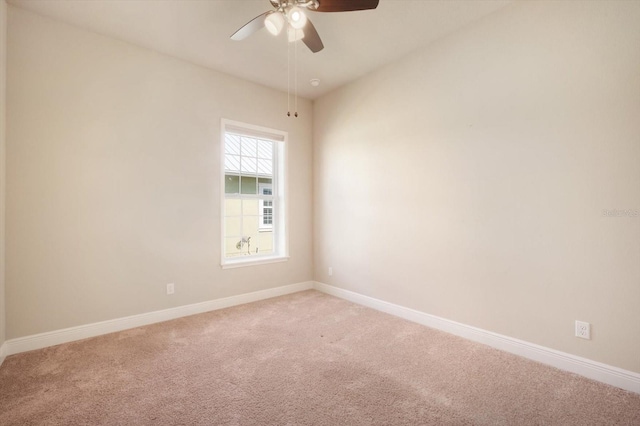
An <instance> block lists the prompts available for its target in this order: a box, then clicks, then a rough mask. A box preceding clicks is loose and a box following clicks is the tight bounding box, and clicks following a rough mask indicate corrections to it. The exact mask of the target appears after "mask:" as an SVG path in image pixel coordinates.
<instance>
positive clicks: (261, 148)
mask: <svg viewBox="0 0 640 426" xmlns="http://www.w3.org/2000/svg"><path fill="white" fill-rule="evenodd" d="M258 157H260V158H266V159H268V160H270V159H272V158H273V142H271V141H258Z"/></svg>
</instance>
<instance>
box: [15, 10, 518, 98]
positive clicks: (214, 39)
mask: <svg viewBox="0 0 640 426" xmlns="http://www.w3.org/2000/svg"><path fill="white" fill-rule="evenodd" d="M510 2H511V0H380V5H379V6H378V8H377V9H375V10H369V11H359V12H342V13H318V12H310V13H309V14H308V16H309V19H311V20H312V21H313V23H314V25H315V27H316V29H317V30H318V33H319V34H320V36H321V37H322V40H323V42H324V45H325V48H324V50H322V51H321V52H319V53H315V54H314V53H311V52H310V51H309V50H308V49H307V48H306V47H305V46H304V44H302V43H299V44H298V51H297V54H298V93H299V95H300V96H303V97H306V98H309V99H315V98H317V97H319V96H321V95H323V94H325V93H327V92H329V91H331V90H333V89H335V88H337V87H339V86H341V85H343V84H345V83H348V82H350V81H352V80H355V79H356V78H358V77H360V76H362V75H364V74H367V73H369V72H371V71H373V70H375V69H376V68H379V67H381V66H383V65H385V64H388V63H390V62H393V61H395V60H397V59H399V58H401V57H402V56H404V55H406V54H408V53H409V52H411V51H413V50H415V49H418V48H420V47H422V46H425V45H427V44H429V43H431V42H432V41H434V40H436V39H438V38H441V37H443V36H445V35H446V34H448V33H451V32H453V31H455V30H457V29H459V28H461V27H463V26H465V25H467V24H469V23H470V22H472V21H474V20H477V19H480V18H482V17H483V16H486V15H488V14H490V13H492V12H495V11H496V10H498V9H500V8H502V7H505V6H506V5H508V4H509V3H510ZM9 3H10V4H12V5H14V6H17V7H21V8H24V9H28V10H31V11H33V12H36V13H38V14H41V15H45V16H49V17H52V18H54V19H57V20H60V21H63V22H67V23H69V24H72V25H75V26H78V27H81V28H84V29H87V30H90V31H93V32H96V33H99V34H103V35H106V36H110V37H113V38H116V39H120V40H123V41H126V42H129V43H132V44H136V45H139V46H143V47H146V48H149V49H153V50H155V51H158V52H161V53H165V54H167V55H171V56H174V57H177V58H180V59H183V60H186V61H189V62H192V63H195V64H198V65H201V66H205V67H208V68H212V69H215V70H218V71H222V72H225V73H228V74H232V75H235V76H238V77H241V78H244V79H246V80H250V81H253V82H256V83H259V84H263V85H265V86H269V87H272V88H275V89H278V90H282V91H286V90H287V42H286V38H285V36H284V34H281V35H280V36H279V37H277V38H276V37H274V36H272V35H271V34H269V33H268V32H267V31H266V30H264V29H263V30H260V31H259V32H258V33H256V34H254V35H252V36H251V37H249V38H248V39H246V40H243V41H232V40H230V39H229V36H230V35H231V34H233V33H234V32H235V31H236V30H237V29H238V28H239V27H241V26H242V25H244V24H245V23H246V22H248V21H249V20H251V19H253V18H254V17H255V16H257V15H259V14H261V13H263V12H266V11H267V10H271V8H272V7H271V5H270V3H269V1H268V0H169V1H167V0H93V1H87V0H50V1H44V0H9ZM283 33H284V32H283ZM291 53H292V55H293V50H291ZM312 78H318V79H320V82H321V83H320V86H319V87H312V86H311V85H310V84H309V80H310V79H312Z"/></svg>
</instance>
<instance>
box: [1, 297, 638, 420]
mask: <svg viewBox="0 0 640 426" xmlns="http://www.w3.org/2000/svg"><path fill="white" fill-rule="evenodd" d="M0 424H2V425H101V424H102V425H145V424H158V425H177V424H181V425H467V424H468V425H605V424H611V425H640V395H637V394H633V393H630V392H625V391H623V390H620V389H617V388H613V387H610V386H607V385H603V384H600V383H596V382H593V381H590V380H587V379H584V378H581V377H578V376H575V375H572V374H569V373H565V372H562V371H559V370H556V369H553V368H550V367H546V366H544V365H541V364H537V363H535V362H531V361H528V360H526V359H523V358H519V357H517V356H514V355H510V354H507V353H503V352H500V351H497V350H494V349H491V348H489V347H487V346H483V345H480V344H476V343H472V342H469V341H466V340H464V339H461V338H458V337H454V336H451V335H448V334H445V333H442V332H439V331H435V330H432V329H429V328H426V327H423V326H420V325H417V324H414V323H411V322H407V321H404V320H401V319H398V318H395V317H393V316H390V315H386V314H383V313H379V312H376V311H373V310H371V309H367V308H364V307H361V306H358V305H355V304H352V303H349V302H346V301H343V300H340V299H337V298H334V297H331V296H327V295H324V294H322V293H319V292H316V291H306V292H302V293H296V294H293V295H289V296H284V297H280V298H276V299H270V300H266V301H262V302H257V303H253V304H248V305H243V306H238V307H234V308H229V309H225V310H220V311H216V312H210V313H206V314H202V315H196V316H192V317H188V318H182V319H178V320H174V321H169V322H165V323H161V324H155V325H152V326H147V327H141V328H136V329H132V330H128V331H124V332H120V333H114V334H110V335H106V336H101V337H96V338H92V339H87V340H84V341H80V342H74V343H68V344H64V345H60V346H56V347H52V348H47V349H42V350H38V351H33V352H28V353H23V354H18V355H14V356H10V357H8V358H7V359H6V360H5V362H4V364H3V365H2V367H0Z"/></svg>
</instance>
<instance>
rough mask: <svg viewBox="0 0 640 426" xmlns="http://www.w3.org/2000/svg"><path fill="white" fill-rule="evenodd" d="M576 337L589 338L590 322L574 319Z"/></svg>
mask: <svg viewBox="0 0 640 426" xmlns="http://www.w3.org/2000/svg"><path fill="white" fill-rule="evenodd" d="M576 337H579V338H581V339H587V340H590V339H591V324H589V323H588V322H584V321H576Z"/></svg>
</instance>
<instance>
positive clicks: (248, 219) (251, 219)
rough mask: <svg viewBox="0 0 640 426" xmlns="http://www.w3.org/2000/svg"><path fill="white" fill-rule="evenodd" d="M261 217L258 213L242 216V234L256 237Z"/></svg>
mask: <svg viewBox="0 0 640 426" xmlns="http://www.w3.org/2000/svg"><path fill="white" fill-rule="evenodd" d="M259 218H260V217H259V216H258V215H257V214H256V215H252V216H247V215H244V216H242V235H243V236H245V237H255V236H256V235H258V220H259ZM253 240H254V241H255V238H253Z"/></svg>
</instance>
